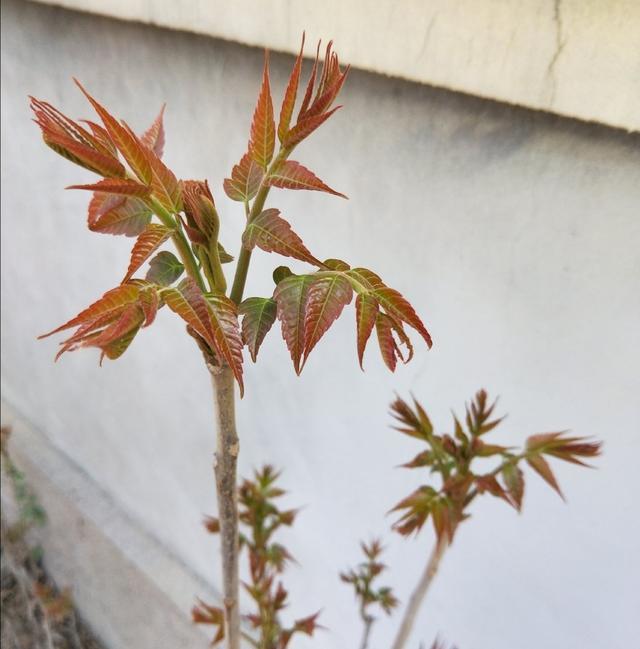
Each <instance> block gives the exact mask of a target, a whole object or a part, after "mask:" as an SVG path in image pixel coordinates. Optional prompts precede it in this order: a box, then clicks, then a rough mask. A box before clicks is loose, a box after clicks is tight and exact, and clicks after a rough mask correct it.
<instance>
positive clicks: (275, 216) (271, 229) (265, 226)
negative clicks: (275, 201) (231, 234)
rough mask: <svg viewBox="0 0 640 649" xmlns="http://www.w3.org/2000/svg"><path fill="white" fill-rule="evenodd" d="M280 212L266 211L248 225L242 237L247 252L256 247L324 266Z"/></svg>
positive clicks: (274, 210)
mask: <svg viewBox="0 0 640 649" xmlns="http://www.w3.org/2000/svg"><path fill="white" fill-rule="evenodd" d="M279 214H280V210H276V209H268V210H264V211H263V212H261V213H260V214H258V216H256V218H255V219H253V220H252V221H251V222H250V223H249V224H248V225H247V228H246V230H245V231H244V233H243V235H242V245H243V246H244V247H245V248H246V249H247V250H253V248H254V247H255V246H258V248H261V249H262V250H264V251H265V252H277V253H278V254H280V255H284V256H285V257H294V258H295V259H300V260H301V261H306V262H309V263H310V264H315V265H316V266H322V262H321V261H319V260H318V259H316V258H315V257H314V256H313V255H312V254H311V253H310V252H309V251H308V250H307V248H306V246H305V245H304V243H302V239H300V237H299V236H298V235H297V234H296V233H295V232H294V231H293V230H292V229H291V226H290V225H289V223H287V221H285V220H284V219H283V218H281V217H280V216H279Z"/></svg>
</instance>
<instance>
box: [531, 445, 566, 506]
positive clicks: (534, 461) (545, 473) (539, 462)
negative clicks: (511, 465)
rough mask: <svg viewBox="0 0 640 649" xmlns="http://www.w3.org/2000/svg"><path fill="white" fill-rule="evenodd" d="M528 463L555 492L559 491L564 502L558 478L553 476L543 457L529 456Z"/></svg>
mask: <svg viewBox="0 0 640 649" xmlns="http://www.w3.org/2000/svg"><path fill="white" fill-rule="evenodd" d="M527 462H528V464H529V466H530V467H531V468H532V469H533V470H534V471H535V472H536V473H537V474H538V475H539V476H540V477H541V478H542V479H543V480H544V481H545V482H546V483H547V484H548V485H550V486H551V487H552V488H553V489H555V491H557V493H558V495H559V496H560V498H562V499H563V500H564V495H563V494H562V491H561V490H560V485H559V484H558V482H557V480H556V477H555V476H554V475H553V471H552V470H551V467H550V466H549V463H548V462H547V461H546V460H545V459H544V458H543V457H542V455H537V454H533V455H529V456H527Z"/></svg>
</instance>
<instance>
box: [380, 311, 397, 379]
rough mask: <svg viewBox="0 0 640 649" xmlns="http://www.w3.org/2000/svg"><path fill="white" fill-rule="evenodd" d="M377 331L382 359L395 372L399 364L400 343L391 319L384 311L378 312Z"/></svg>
mask: <svg viewBox="0 0 640 649" xmlns="http://www.w3.org/2000/svg"><path fill="white" fill-rule="evenodd" d="M376 333H377V334H378V345H379V346H380V353H381V354H382V360H383V361H384V363H385V365H386V366H387V367H388V368H389V369H390V370H391V371H392V372H395V369H396V365H397V364H398V345H397V344H396V341H395V339H394V337H393V327H392V326H391V320H390V318H388V317H385V314H384V313H378V314H377V316H376Z"/></svg>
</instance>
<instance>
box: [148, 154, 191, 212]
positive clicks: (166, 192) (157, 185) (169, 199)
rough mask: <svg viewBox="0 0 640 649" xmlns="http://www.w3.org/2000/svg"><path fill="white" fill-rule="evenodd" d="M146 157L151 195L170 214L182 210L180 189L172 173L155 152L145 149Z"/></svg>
mask: <svg viewBox="0 0 640 649" xmlns="http://www.w3.org/2000/svg"><path fill="white" fill-rule="evenodd" d="M146 153H147V159H148V161H149V166H150V168H151V180H150V185H151V193H152V194H153V197H154V198H155V199H156V200H157V201H158V203H160V205H162V207H164V209H166V210H167V211H169V212H171V213H172V214H177V213H178V212H180V210H182V190H181V188H180V183H179V182H178V180H177V178H176V177H175V175H174V173H173V172H172V171H171V169H169V167H167V166H166V165H165V164H164V162H162V160H160V158H158V156H156V154H155V153H154V152H153V151H151V150H150V149H146Z"/></svg>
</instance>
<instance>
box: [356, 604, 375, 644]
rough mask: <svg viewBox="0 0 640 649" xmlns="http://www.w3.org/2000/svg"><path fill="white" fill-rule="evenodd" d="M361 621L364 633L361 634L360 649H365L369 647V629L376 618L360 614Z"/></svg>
mask: <svg viewBox="0 0 640 649" xmlns="http://www.w3.org/2000/svg"><path fill="white" fill-rule="evenodd" d="M362 619H363V621H364V631H363V633H362V640H361V641H360V649H367V647H368V646H369V637H370V636H371V629H372V627H373V623H374V622H375V620H376V618H375V617H373V615H367V614H366V613H364V612H363V613H362Z"/></svg>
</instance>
